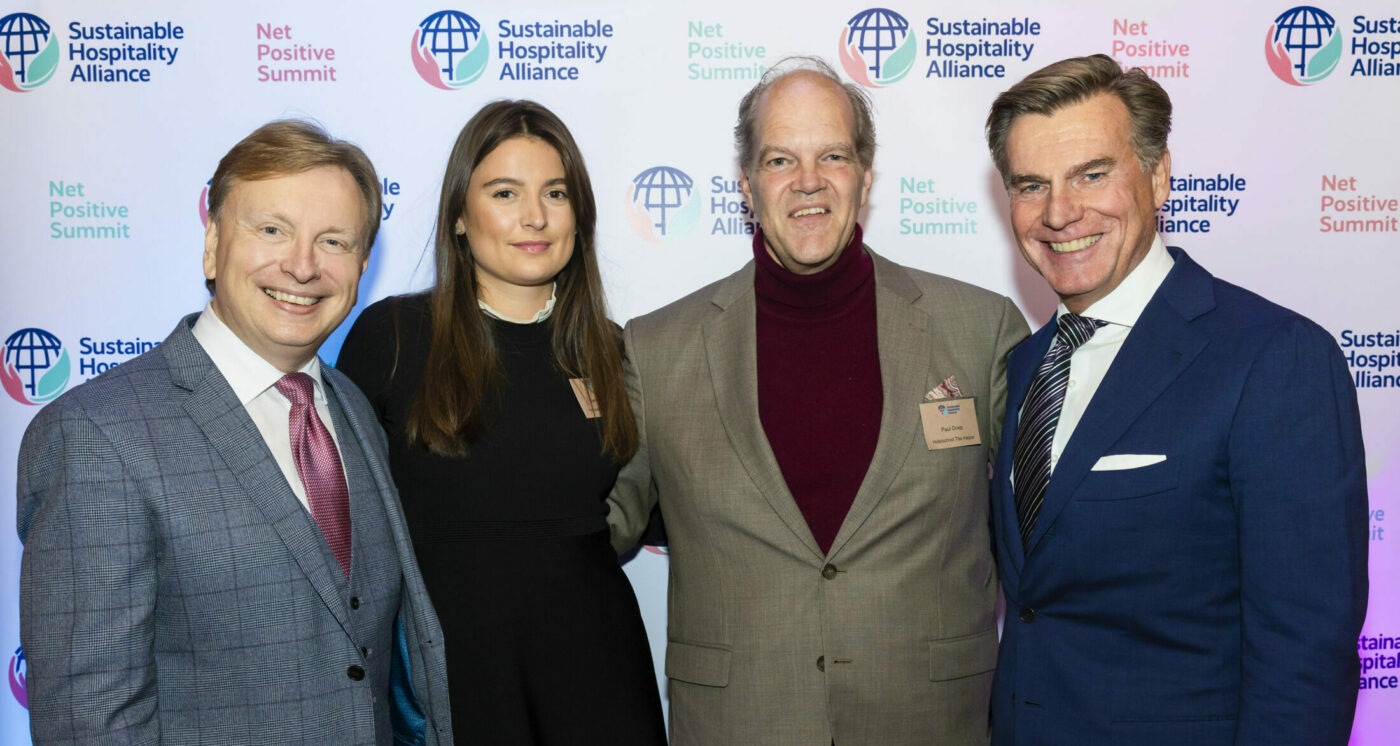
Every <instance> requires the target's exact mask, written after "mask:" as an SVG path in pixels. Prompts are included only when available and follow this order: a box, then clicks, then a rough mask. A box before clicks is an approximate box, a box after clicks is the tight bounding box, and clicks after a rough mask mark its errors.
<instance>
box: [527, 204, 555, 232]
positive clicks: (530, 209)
mask: <svg viewBox="0 0 1400 746" xmlns="http://www.w3.org/2000/svg"><path fill="white" fill-rule="evenodd" d="M548 222H549V220H548V218H547V217H546V216H545V209H544V200H543V199H539V198H535V199H527V200H523V204H522V205H521V207H520V224H521V225H523V226H525V227H526V228H533V229H534V230H541V229H543V228H544V227H545V225H546V224H548Z"/></svg>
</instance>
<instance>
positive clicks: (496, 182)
mask: <svg viewBox="0 0 1400 746" xmlns="http://www.w3.org/2000/svg"><path fill="white" fill-rule="evenodd" d="M558 184H567V182H566V181H565V180H564V177H563V176H559V177H556V178H553V179H550V180H549V181H546V182H545V183H544V185H545V186H556V185H558ZM494 186H514V187H523V186H525V182H523V181H521V180H520V179H516V178H512V177H510V176H502V177H500V178H496V179H492V180H490V181H488V182H486V183H485V184H482V185H481V188H482V189H489V188H491V187H494Z"/></svg>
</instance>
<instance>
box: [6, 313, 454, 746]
mask: <svg viewBox="0 0 1400 746" xmlns="http://www.w3.org/2000/svg"><path fill="white" fill-rule="evenodd" d="M194 318H195V317H194V316H190V317H187V318H186V319H184V320H183V321H182V322H181V323H180V324H179V325H178V326H177V327H176V330H175V332H173V333H172V334H171V335H170V337H169V338H167V339H166V340H165V342H164V343H162V344H161V345H160V346H159V347H157V348H156V349H155V350H152V351H151V352H149V353H147V354H145V355H142V356H140V357H138V358H136V359H134V360H131V361H129V362H127V363H124V364H122V365H120V366H118V367H116V368H114V369H113V370H111V371H108V372H107V373H105V374H103V375H102V376H99V377H98V378H96V379H94V380H92V381H90V382H88V383H85V384H83V385H81V386H78V387H76V388H74V389H73V390H72V391H69V392H68V393H67V394H65V395H64V396H63V397H60V398H59V399H58V400H56V401H55V402H53V403H52V404H50V405H48V406H47V407H45V408H44V409H43V410H41V411H40V413H39V414H38V416H36V417H35V419H34V421H33V422H32V423H31V424H30V427H29V429H28V431H27V432H26V433H25V437H24V442H23V445H22V446H21V450H20V461H19V479H18V493H19V494H18V498H19V504H18V515H17V528H18V531H19V536H20V539H21V541H23V542H24V543H25V550H24V556H23V559H22V562H21V576H20V625H21V638H22V642H23V645H24V649H25V654H26V659H27V663H28V682H27V683H28V687H29V705H30V729H31V733H32V735H33V737H34V740H35V742H36V743H43V744H67V743H95V742H104V743H105V742H111V743H159V742H164V743H202V744H251V743H277V744H328V743H335V744H387V743H388V742H389V740H388V739H389V737H390V736H389V732H388V722H389V718H388V715H387V711H386V709H385V705H384V701H385V700H386V699H387V698H388V691H387V682H388V679H389V668H390V665H391V663H390V661H391V658H392V655H391V651H392V647H393V645H392V624H393V620H394V617H395V615H396V614H398V615H400V616H401V617H402V618H404V622H405V627H406V629H407V632H408V635H409V638H410V639H409V642H410V654H411V655H412V657H413V671H412V673H413V675H414V684H415V689H416V691H417V693H418V696H419V698H420V699H421V700H422V701H423V706H424V709H425V710H426V712H427V715H428V720H429V731H430V732H429V734H428V743H429V744H436V743H451V731H450V728H451V725H450V716H449V711H448V705H447V692H446V670H445V664H444V661H443V659H442V639H441V635H442V633H441V629H440V628H439V627H438V625H437V620H436V617H435V616H434V615H433V613H432V607H431V604H430V602H429V601H428V598H427V592H426V590H425V589H424V587H423V584H422V577H421V575H420V574H419V573H418V568H417V564H416V562H415V560H414V559H413V552H412V547H411V546H410V545H409V543H408V539H407V533H406V530H405V528H404V525H403V514H402V510H401V509H400V507H399V505H398V500H397V498H396V496H395V493H394V490H393V486H392V483H391V482H390V481H389V477H388V466H387V463H388V462H387V456H386V446H385V443H384V438H383V433H382V432H381V431H380V430H379V429H378V427H377V426H376V424H375V419H374V415H373V412H372V410H371V409H370V407H369V403H368V402H367V401H365V400H364V397H363V395H361V394H360V393H359V391H358V389H356V388H355V387H354V385H353V384H351V383H350V382H349V381H348V380H347V379H346V378H345V377H344V376H342V375H340V374H339V373H338V372H336V371H335V370H334V369H331V368H329V367H326V366H323V377H324V380H325V381H326V383H327V394H328V398H330V400H331V401H330V403H331V407H332V408H331V411H332V418H333V419H335V420H336V422H335V426H336V428H337V430H338V432H339V433H340V435H341V451H342V454H343V455H344V456H345V461H346V466H347V474H348V476H349V478H350V481H351V484H350V493H351V495H350V497H351V511H352V513H353V515H355V516H356V517H357V518H356V526H355V529H354V530H355V531H356V533H355V542H356V546H355V556H354V560H353V564H352V568H351V578H349V579H347V578H346V577H345V575H344V573H342V571H341V569H340V568H339V566H338V565H337V564H336V560H335V558H334V556H333V555H332V554H331V551H330V548H329V547H328V546H327V544H326V542H325V539H324V538H323V537H322V535H321V532H320V530H319V529H318V528H317V526H316V524H315V522H314V521H312V520H311V517H310V516H309V515H308V514H307V512H306V509H305V508H303V507H302V505H301V503H300V502H299V501H298V500H297V499H296V497H295V495H294V494H293V493H292V492H291V487H290V486H289V485H288V484H287V481H286V479H285V478H284V477H283V476H282V473H281V470H280V469H279V468H278V467H277V465H276V462H275V460H274V459H273V457H272V454H271V452H270V451H269V450H268V449H267V446H266V444H265V443H264V442H263V440H262V437H261V435H260V434H259V433H258V430H257V428H256V426H254V425H253V422H252V420H251V419H249V417H248V415H247V413H246V411H245V410H244V408H243V407H242V405H241V404H240V403H239V402H238V400H237V397H236V396H235V395H234V393H233V391H232V389H231V388H229V386H228V384H227V382H226V381H225V380H224V379H223V377H222V376H221V375H219V373H218V371H217V369H216V368H214V366H213V364H212V363H211V362H210V361H209V358H208V357H207V356H206V355H205V354H204V351H203V348H202V347H200V345H199V343H198V342H197V341H196V340H195V339H194V337H193V335H192V334H191V333H190V326H191V325H192V324H193V320H194ZM360 516H366V519H365V520H364V521H360V520H359V517H360ZM361 522H362V523H363V524H364V525H363V526H360V525H358V524H359V523H361ZM400 589H402V590H401V592H400ZM352 599H354V600H353V601H352ZM352 669H359V670H352ZM434 726H437V727H434Z"/></svg>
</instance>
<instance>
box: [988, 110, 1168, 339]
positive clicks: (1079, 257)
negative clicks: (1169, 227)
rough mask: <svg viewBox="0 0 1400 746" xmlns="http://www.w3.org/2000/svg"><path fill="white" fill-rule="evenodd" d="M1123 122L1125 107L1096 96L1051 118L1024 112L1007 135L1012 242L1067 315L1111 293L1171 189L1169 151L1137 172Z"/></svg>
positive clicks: (1142, 251) (1147, 240) (1145, 242)
mask: <svg viewBox="0 0 1400 746" xmlns="http://www.w3.org/2000/svg"><path fill="white" fill-rule="evenodd" d="M1130 127H1131V122H1130V120H1129V116H1128V109H1127V107H1125V106H1124V105H1123V103H1122V102H1121V101H1119V100H1118V98H1117V97H1115V96H1113V95H1111V94H1107V93H1101V94H1098V95H1095V96H1093V97H1091V98H1088V99H1086V100H1084V101H1081V102H1079V103H1076V104H1072V105H1069V106H1066V107H1064V108H1063V109H1060V110H1059V111H1057V112H1055V113H1054V114H1051V115H1050V116H1045V115H1041V114H1024V115H1021V116H1020V117H1018V118H1017V119H1016V120H1015V122H1013V123H1012V125H1011V129H1010V131H1009V132H1008V134H1007V138H1006V155H1007V173H1008V175H1009V176H1008V179H1007V183H1008V187H1007V189H1008V193H1009V196H1010V198H1011V224H1012V228H1013V229H1014V230H1015V232H1016V242H1017V244H1019V246H1020V249H1021V254H1022V255H1023V256H1025V257H1026V261H1028V262H1030V264H1031V266H1032V267H1034V268H1035V270H1036V271H1037V272H1039V273H1040V274H1041V276H1043V277H1044V278H1045V279H1046V281H1047V282H1049V283H1050V287H1051V288H1053V289H1054V291H1055V293H1056V294H1058V295H1059V296H1060V300H1061V301H1062V302H1064V304H1065V307H1066V308H1068V309H1069V310H1070V311H1072V312H1074V313H1082V312H1083V311H1084V309H1086V308H1088V307H1089V306H1091V305H1093V304H1094V302H1096V301H1098V300H1099V299H1100V298H1103V297H1104V296H1106V295H1108V294H1109V293H1110V292H1112V291H1113V289H1114V288H1116V287H1118V284H1119V283H1121V282H1122V281H1123V278H1124V277H1127V276H1128V273H1130V272H1132V271H1133V268H1134V267H1136V266H1137V265H1138V263H1140V262H1141V261H1142V258H1143V257H1144V256H1146V255H1147V250H1148V249H1149V248H1151V247H1152V239H1153V237H1154V236H1155V235H1156V224H1155V216H1156V213H1157V208H1159V207H1161V206H1162V204H1163V203H1164V202H1165V201H1166V199H1167V195H1168V194H1169V193H1170V184H1169V181H1168V176H1169V175H1170V174H1171V154H1170V153H1164V154H1163V155H1162V159H1161V160H1160V161H1159V162H1158V163H1157V165H1156V167H1155V168H1153V169H1152V171H1151V172H1150V173H1144V172H1143V170H1142V168H1141V166H1140V165H1139V164H1138V159H1137V155H1136V153H1134V152H1133V145H1132V141H1131V139H1130V137H1129V132H1130Z"/></svg>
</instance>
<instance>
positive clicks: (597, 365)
mask: <svg viewBox="0 0 1400 746" xmlns="http://www.w3.org/2000/svg"><path fill="white" fill-rule="evenodd" d="M513 137H531V138H537V139H539V140H542V141H544V142H546V143H548V144H549V145H550V146H552V147H553V148H554V150H555V151H556V152H558V153H559V159H560V160H561V161H563V163H564V182H565V186H566V188H567V189H568V194H569V203H570V206H571V207H572V208H573V212H574V224H575V227H576V230H577V232H576V235H575V236H574V252H573V256H572V257H570V258H569V262H568V264H566V265H565V266H564V268H563V269H562V270H560V271H559V274H558V275H557V276H556V277H555V283H556V290H555V292H556V294H557V300H556V302H555V306H554V313H553V316H552V320H553V323H554V333H553V338H552V341H551V348H552V350H553V354H554V361H555V364H556V365H558V366H559V368H560V370H561V371H563V373H564V374H565V375H567V376H569V377H571V378H588V379H590V380H591V381H592V384H593V393H594V395H595V396H596V397H597V399H598V409H599V411H600V412H601V417H600V418H599V424H600V434H601V436H602V442H603V453H604V454H605V455H607V456H609V457H610V458H612V460H613V461H615V462H617V463H622V462H625V461H626V460H627V459H629V458H631V456H632V454H633V453H634V452H636V450H637V424H636V422H635V421H634V420H633V419H632V408H631V406H630V405H629V404H628V402H627V390H626V385H625V384H624V382H623V379H622V344H621V339H620V335H619V333H618V331H617V327H616V325H614V324H613V323H612V322H611V321H609V320H608V317H607V309H606V304H605V303H604V299H603V283H602V279H601V278H600V276H599V274H598V258H597V255H596V254H595V247H594V236H593V230H594V226H595V225H596V224H597V219H598V208H597V205H596V204H595V203H594V200H593V185H592V183H591V182H590V181H589V178H588V170H587V169H586V168H585V167H584V165H583V155H582V154H581V153H580V152H579V149H578V145H577V144H575V143H574V138H573V136H572V135H571V134H569V130H568V128H567V127H565V126H564V123H563V122H562V121H560V120H559V117H557V116H555V115H554V113H553V112H551V111H550V110H549V109H546V108H545V107H543V106H541V105H539V104H537V103H535V102H533V101H496V102H493V103H490V104H487V105H486V106H485V107H483V108H482V109H481V111H478V112H477V113H476V116H473V117H472V118H471V121H469V122H467V124H466V126H465V127H463V128H462V131H461V133H460V134H458V135H457V142H456V144H455V145H453V147H452V155H451V157H449V158H448V160H447V173H446V174H445V175H444V176H443V179H442V197H441V199H440V200H439V201H438V215H437V230H436V234H435V238H434V253H435V255H436V261H435V263H436V267H437V282H436V284H435V285H433V287H432V289H430V290H429V291H428V296H429V317H430V325H431V333H430V343H429V346H428V357H427V361H426V365H425V366H424V373H423V382H422V385H421V386H420V388H419V390H418V395H417V397H416V398H415V399H414V402H413V407H412V409H411V410H410V412H409V416H408V423H407V435H408V441H409V443H412V444H422V445H424V446H426V447H427V448H428V449H429V450H430V451H432V452H433V453H437V454H441V455H445V456H464V455H466V454H467V452H468V451H469V450H470V444H471V441H472V440H474V439H475V438H476V437H477V436H479V435H480V434H481V433H482V431H483V430H484V429H485V428H486V427H487V426H488V425H489V422H488V419H489V417H490V416H491V414H492V412H491V407H490V405H491V402H492V401H493V399H494V397H495V396H496V395H497V394H498V392H499V389H500V387H501V386H503V385H506V382H505V381H504V380H503V372H502V370H501V363H500V356H499V354H498V352H497V349H496V340H495V338H494V337H493V336H492V333H491V324H490V322H489V321H488V319H487V317H486V315H485V314H483V313H482V312H481V309H480V307H479V306H478V305H477V299H478V288H477V283H476V262H475V260H474V259H473V257H472V252H471V247H470V246H469V245H468V244H467V237H466V236H459V235H457V233H456V230H455V228H456V225H457V220H458V219H459V218H461V217H462V215H463V212H464V211H465V209H466V204H467V187H468V185H469V184H470V182H471V176H472V170H473V169H475V168H476V167H477V166H478V165H480V163H481V161H482V160H483V159H484V158H486V156H487V155H489V154H490V153H491V151H493V150H495V149H496V148H497V147H498V146H499V145H500V144H501V143H503V142H505V141H506V140H509V139H510V138H513Z"/></svg>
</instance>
